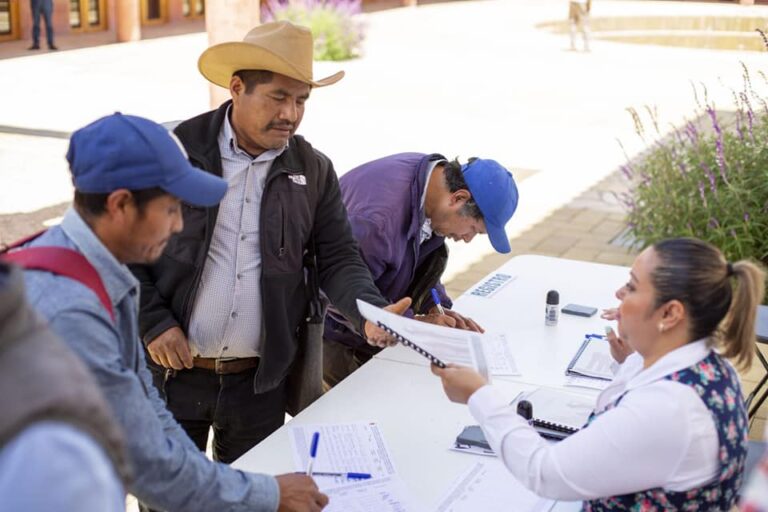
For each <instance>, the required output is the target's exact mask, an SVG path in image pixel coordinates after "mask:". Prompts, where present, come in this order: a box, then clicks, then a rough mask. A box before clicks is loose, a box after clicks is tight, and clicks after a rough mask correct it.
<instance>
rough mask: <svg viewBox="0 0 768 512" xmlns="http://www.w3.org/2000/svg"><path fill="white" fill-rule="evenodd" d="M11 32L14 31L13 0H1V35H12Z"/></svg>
mask: <svg viewBox="0 0 768 512" xmlns="http://www.w3.org/2000/svg"><path fill="white" fill-rule="evenodd" d="M11 32H13V19H12V13H11V1H10V0H0V36H7V35H10V34H11Z"/></svg>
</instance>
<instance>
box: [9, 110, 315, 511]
mask: <svg viewBox="0 0 768 512" xmlns="http://www.w3.org/2000/svg"><path fill="white" fill-rule="evenodd" d="M67 160H68V161H69V165H70V170H71V172H72V178H73V182H74V185H75V198H74V207H73V208H71V209H70V210H68V211H67V213H66V214H65V215H64V219H63V220H62V222H61V225H59V226H57V227H54V228H52V229H50V230H49V231H47V232H45V233H44V234H42V235H41V236H39V237H37V238H35V239H34V240H33V241H32V242H31V243H30V244H28V246H27V247H25V248H30V247H31V248H47V249H48V250H49V252H50V249H51V248H57V249H62V248H65V249H68V250H69V251H62V252H65V253H68V254H70V255H72V254H74V255H75V256H77V258H75V261H82V263H81V264H80V266H81V267H87V268H88V269H90V270H92V271H94V273H95V275H96V278H95V279H93V280H91V281H90V282H88V281H87V280H85V279H83V280H78V279H72V278H71V277H65V275H58V274H56V273H51V272H46V271H40V270H27V271H26V272H25V279H26V283H27V287H28V291H29V299H30V302H31V303H32V304H33V305H34V306H35V308H36V309H37V310H38V311H39V312H40V313H42V314H43V316H45V317H46V318H47V319H48V321H49V323H50V326H51V328H52V329H53V331H55V332H56V333H57V334H58V335H59V336H60V337H61V338H62V339H63V340H64V341H65V342H66V343H67V344H68V345H69V347H70V348H71V349H73V351H74V352H75V353H76V354H77V355H78V356H79V357H80V358H81V359H82V360H83V361H84V362H85V363H86V366H87V367H88V368H89V369H90V370H91V372H92V373H93V375H94V376H95V378H96V380H97V382H98V384H99V385H100V388H101V390H102V392H103V393H104V395H105V397H106V399H107V402H108V403H109V405H110V408H111V410H112V413H113V414H114V416H115V418H116V419H117V420H118V423H119V424H120V425H121V426H122V428H123V430H124V432H125V438H126V445H127V452H128V459H129V462H130V463H131V464H132V466H133V468H134V470H135V471H134V472H135V479H134V481H133V482H132V483H131V484H130V485H129V487H128V491H129V492H130V493H131V494H133V495H135V496H136V497H137V498H138V499H139V500H141V501H142V502H144V503H147V504H149V505H150V506H152V507H156V508H158V509H162V510H166V511H185V512H189V511H200V512H202V511H212V510H216V511H235V510H237V511H241V510H254V511H265V512H267V511H269V512H274V511H275V510H278V508H279V510H281V511H282V510H290V511H314V510H319V509H320V508H322V507H323V506H324V505H325V504H326V503H327V497H325V496H324V495H323V494H321V493H319V492H318V490H317V487H316V486H315V484H314V482H313V481H312V479H311V478H309V477H305V476H301V475H293V474H291V475H281V476H278V477H271V476H268V475H258V474H251V473H244V472H241V471H236V470H233V469H232V468H230V467H228V466H226V465H224V464H219V463H215V462H212V461H210V460H208V459H207V458H206V457H205V455H204V454H203V453H201V452H200V451H199V450H198V449H197V447H196V446H195V444H194V443H193V442H192V441H191V440H190V439H189V437H188V436H187V434H186V433H185V432H184V430H183V429H182V428H181V427H180V426H179V424H178V423H176V421H175V420H174V419H173V417H172V415H171V414H170V413H169V412H168V410H167V409H166V406H165V404H164V402H163V401H162V400H161V399H160V397H159V396H158V393H157V391H156V389H155V388H154V386H153V385H152V377H151V375H150V373H149V371H148V370H147V368H146V361H145V358H144V351H143V348H142V346H141V342H140V341H139V335H138V300H139V297H138V295H139V283H138V281H137V280H136V278H135V277H134V276H133V275H132V274H131V272H130V270H129V269H128V267H127V266H126V264H128V263H152V262H153V261H155V260H157V259H158V258H159V257H160V255H161V254H162V252H163V249H164V248H165V246H166V245H167V243H168V241H169V239H170V238H171V236H172V235H173V234H174V233H178V232H179V231H181V229H182V227H183V220H182V216H181V203H182V201H183V202H184V203H185V204H190V205H193V206H196V207H211V206H214V205H216V204H217V203H218V202H219V201H220V200H221V198H222V197H223V196H224V193H225V192H226V190H227V184H226V182H225V181H224V180H222V179H221V178H218V177H216V176H213V175H211V174H209V173H205V172H203V171H200V170H198V169H196V168H194V167H192V166H191V165H190V164H189V162H188V160H187V155H186V154H185V152H184V151H183V149H182V148H181V145H180V144H179V142H178V140H176V138H175V137H173V136H172V135H171V134H170V133H169V132H168V131H166V130H165V129H164V128H163V127H162V126H160V125H158V124H156V123H154V122H152V121H149V120H147V119H142V118H140V117H134V116H127V115H121V114H114V115H111V116H107V117H105V118H102V119H99V120H98V121H95V122H94V123H92V124H90V125H88V126H86V127H85V128H82V129H80V130H78V131H76V132H75V133H74V134H73V135H72V139H71V141H70V146H69V151H68V153H67ZM19 252H22V251H19ZM10 254H13V253H10ZM81 257H82V258H84V259H82V258H81ZM78 258H80V259H78ZM81 270H82V269H81ZM83 273H84V272H83Z"/></svg>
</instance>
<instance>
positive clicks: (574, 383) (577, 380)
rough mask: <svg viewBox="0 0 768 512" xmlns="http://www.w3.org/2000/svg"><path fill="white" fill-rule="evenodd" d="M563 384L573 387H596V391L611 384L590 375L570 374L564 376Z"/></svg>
mask: <svg viewBox="0 0 768 512" xmlns="http://www.w3.org/2000/svg"><path fill="white" fill-rule="evenodd" d="M565 385H566V386H570V387H573V388H586V389H597V390H598V391H602V390H604V389H605V388H607V387H608V386H610V385H611V381H609V380H603V379H593V378H592V377H582V376H580V375H570V376H568V377H566V379H565Z"/></svg>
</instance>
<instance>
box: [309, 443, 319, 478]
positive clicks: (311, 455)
mask: <svg viewBox="0 0 768 512" xmlns="http://www.w3.org/2000/svg"><path fill="white" fill-rule="evenodd" d="M319 441H320V432H315V433H314V434H312V446H311V447H310V449H309V464H307V476H312V464H314V462H315V457H316V456H317V443H318V442H319Z"/></svg>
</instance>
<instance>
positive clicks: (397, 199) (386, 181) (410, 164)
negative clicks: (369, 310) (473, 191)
mask: <svg viewBox="0 0 768 512" xmlns="http://www.w3.org/2000/svg"><path fill="white" fill-rule="evenodd" d="M435 160H445V157H443V156H442V155H439V154H436V153H435V154H431V155H425V154H423V153H400V154H397V155H391V156H387V157H384V158H380V159H379V160H374V161H372V162H368V163H366V164H363V165H361V166H359V167H356V168H355V169H352V170H351V171H349V172H348V173H347V174H345V175H344V176H342V177H341V178H340V179H339V186H340V188H341V195H342V200H343V202H344V205H345V206H346V208H347V214H348V215H349V222H350V224H351V226H352V233H353V234H354V236H355V238H356V239H357V241H358V243H359V244H360V252H361V254H362V257H363V260H364V261H365V263H366V264H367V265H368V269H369V270H370V271H371V275H372V276H373V280H374V283H375V284H376V287H377V288H378V289H379V291H380V292H381V294H382V295H383V296H384V297H385V298H386V299H387V300H389V301H391V302H395V301H397V300H399V299H401V298H403V297H404V296H406V293H407V292H409V291H411V290H410V289H409V288H410V287H411V285H412V283H413V281H414V278H415V277H417V276H416V269H417V268H419V270H420V274H421V270H422V268H420V265H421V264H422V263H424V262H426V261H427V259H428V257H429V256H430V255H433V253H434V252H435V251H437V250H439V249H442V250H443V251H446V249H445V242H444V238H443V237H440V236H437V235H433V236H432V237H431V238H430V239H429V240H427V241H426V242H424V244H421V245H420V244H419V234H420V232H421V226H422V224H423V223H424V218H425V217H424V211H423V210H422V209H421V208H420V207H419V203H420V202H421V196H422V194H423V193H424V187H425V186H426V179H427V171H428V170H429V168H430V163H431V162H434V161H435ZM428 264H429V263H428ZM438 271H439V273H442V268H440V269H439V270H438ZM432 286H434V287H435V288H436V289H437V291H438V293H439V294H440V300H441V301H442V302H443V305H444V306H445V307H451V305H452V302H451V300H450V298H448V296H447V295H446V293H445V288H444V287H443V285H442V284H440V281H439V275H438V276H436V279H435V282H434V283H432ZM433 306H434V302H433V301H432V299H431V297H430V298H428V299H425V300H424V302H423V303H422V304H421V307H420V308H419V310H418V311H416V313H426V312H427V310H429V309H430V308H431V307H433ZM328 313H329V314H328V315H327V316H326V321H325V333H324V337H325V338H326V339H329V340H333V341H337V342H340V343H343V344H344V345H348V346H354V347H357V348H362V347H366V348H370V349H371V352H374V351H375V349H374V347H370V345H368V344H367V343H366V341H365V340H364V339H363V338H361V337H360V336H358V335H357V334H356V333H355V332H353V331H352V330H350V329H349V328H348V327H347V325H346V324H345V323H343V322H344V320H343V317H341V316H340V315H339V313H338V312H337V311H336V310H335V309H334V308H333V306H331V307H330V308H329V310H328ZM406 314H407V315H409V316H412V315H413V314H414V311H413V310H409V311H408V312H407V313H406Z"/></svg>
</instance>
